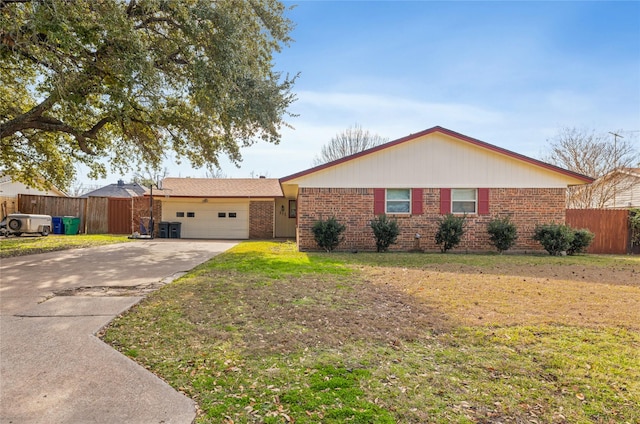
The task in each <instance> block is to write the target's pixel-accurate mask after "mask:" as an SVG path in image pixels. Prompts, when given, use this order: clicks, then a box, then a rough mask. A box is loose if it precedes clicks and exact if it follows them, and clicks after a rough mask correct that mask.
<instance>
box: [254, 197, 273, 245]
mask: <svg viewBox="0 0 640 424" xmlns="http://www.w3.org/2000/svg"><path fill="white" fill-rule="evenodd" d="M274 216H275V204H274V202H273V201H272V200H262V201H259V200H252V201H250V202H249V239H252V240H253V239H270V238H273V234H274Z"/></svg>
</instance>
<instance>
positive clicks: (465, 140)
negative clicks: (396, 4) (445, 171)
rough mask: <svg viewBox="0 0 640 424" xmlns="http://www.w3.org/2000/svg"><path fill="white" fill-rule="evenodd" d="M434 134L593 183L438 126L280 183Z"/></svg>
mask: <svg viewBox="0 0 640 424" xmlns="http://www.w3.org/2000/svg"><path fill="white" fill-rule="evenodd" d="M436 133H440V134H443V135H445V136H448V137H452V138H454V139H456V140H458V141H460V142H463V143H466V144H468V145H472V146H476V147H478V148H481V149H485V150H487V151H489V152H493V153H497V154H498V155H502V156H505V157H507V158H510V159H513V160H515V161H518V162H521V163H523V164H525V163H526V164H528V165H532V166H534V167H537V168H541V169H544V170H546V171H550V172H552V173H556V174H559V175H561V176H564V177H568V178H570V179H573V180H578V181H579V182H581V183H590V182H592V181H593V179H592V178H590V177H587V176H585V175H581V174H578V173H576V172H572V171H569V170H566V169H563V168H560V167H557V166H555V165H551V164H548V163H545V162H542V161H539V160H537V159H533V158H530V157H528V156H525V155H521V154H519V153H516V152H513V151H510V150H507V149H504V148H501V147H498V146H495V145H493V144H489V143H486V142H484V141H481V140H478V139H475V138H472V137H468V136H466V135H463V134H460V133H457V132H455V131H451V130H449V129H446V128H443V127H440V126H435V127H432V128H429V129H426V130H424V131H421V132H418V133H415V134H410V135H408V136H406V137H402V138H399V139H397V140H393V141H390V142H388V143H385V144H381V145H379V146H376V147H373V148H371V149H367V150H364V151H362V152H359V153H356V154H353V155H350V156H346V157H344V158H341V159H337V160H335V161H332V162H328V163H325V164H322V165H318V166H316V167H313V168H309V169H306V170H303V171H300V172H298V173H295V174H292V175H288V176H286V177H283V178H281V179H280V182H281V183H286V182H288V181H291V180H296V179H299V178H303V177H307V176H310V175H311V174H315V173H318V172H321V171H324V170H327V169H329V168H333V167H336V166H339V165H342V164H345V163H348V162H351V161H355V160H357V159H360V158H363V157H366V156H368V155H372V154H375V153H378V152H382V151H384V150H387V149H391V148H394V147H397V146H401V145H404V144H407V143H409V142H411V141H414V140H416V139H419V138H421V137H425V136H428V135H431V134H436Z"/></svg>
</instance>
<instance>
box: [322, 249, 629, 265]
mask: <svg viewBox="0 0 640 424" xmlns="http://www.w3.org/2000/svg"><path fill="white" fill-rule="evenodd" d="M318 255H324V254H318V253H314V254H313V255H312V256H318ZM330 255H331V256H332V257H333V259H334V260H336V261H340V262H345V263H351V264H361V265H372V266H394V267H410V268H422V267H425V266H430V265H439V264H448V265H450V264H459V265H469V266H478V267H491V268H493V267H496V266H500V265H509V266H534V267H535V266H549V265H552V266H553V265H558V266H568V265H589V266H596V267H604V268H606V267H611V266H621V265H622V266H624V265H633V266H639V265H640V256H624V255H575V256H550V255H547V254H542V253H535V254H526V255H517V254H503V255H499V254H497V253H493V254H491V253H488V254H487V253H485V254H475V253H474V254H461V253H447V254H442V253H410V254H409V253H397V252H387V253H384V254H379V253H370V252H364V253H357V254H353V253H342V252H341V253H332V254H330Z"/></svg>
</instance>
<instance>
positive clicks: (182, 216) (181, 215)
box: [176, 212, 184, 218]
mask: <svg viewBox="0 0 640 424" xmlns="http://www.w3.org/2000/svg"><path fill="white" fill-rule="evenodd" d="M176 218H184V212H176Z"/></svg>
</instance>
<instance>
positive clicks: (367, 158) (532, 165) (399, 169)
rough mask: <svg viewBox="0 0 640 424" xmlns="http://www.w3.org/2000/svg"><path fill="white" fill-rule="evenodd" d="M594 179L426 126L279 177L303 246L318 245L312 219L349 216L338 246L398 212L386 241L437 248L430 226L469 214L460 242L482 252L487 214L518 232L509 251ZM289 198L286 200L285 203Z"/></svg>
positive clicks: (357, 243)
mask: <svg viewBox="0 0 640 424" xmlns="http://www.w3.org/2000/svg"><path fill="white" fill-rule="evenodd" d="M592 181H593V179H592V178H590V177H586V176H584V175H580V174H577V173H574V172H571V171H568V170H565V169H561V168H558V167H556V166H553V165H550V164H547V163H544V162H541V161H538V160H536V159H532V158H530V157H527V156H523V155H520V154H518V153H514V152H512V151H509V150H506V149H503V148H500V147H497V146H494V145H491V144H488V143H485V142H483V141H480V140H477V139H474V138H471V137H468V136H465V135H462V134H459V133H456V132H454V131H451V130H448V129H445V128H442V127H433V128H430V129H427V130H425V131H422V132H419V133H416V134H411V135H409V136H407V137H404V138H400V139H398V140H395V141H391V142H388V143H386V144H383V145H380V146H377V147H374V148H371V149H368V150H365V151H363V152H360V153H357V154H354V155H351V156H348V157H345V158H342V159H339V160H336V161H333V162H329V163H326V164H323V165H320V166H316V167H314V168H310V169H307V170H304V171H301V172H298V173H296V174H293V175H289V176H287V177H284V178H281V179H280V184H281V187H282V193H283V195H284V197H285V199H286V201H291V200H295V201H296V208H297V214H296V217H297V218H296V219H297V227H296V238H297V243H298V248H299V249H300V250H303V251H305V250H316V249H317V245H316V243H315V241H314V237H313V233H312V226H313V224H314V222H315V221H317V220H319V219H327V218H329V217H332V216H335V217H336V218H337V220H338V221H339V222H341V223H343V224H345V225H346V231H345V232H344V233H343V235H344V241H343V242H342V243H341V245H340V246H339V247H338V248H339V249H342V250H356V249H358V250H375V240H374V237H373V232H372V230H371V228H370V226H369V225H370V222H371V220H372V219H373V218H374V217H375V216H376V215H379V214H382V213H386V214H387V215H390V216H391V217H393V218H396V219H397V220H398V224H399V226H400V231H401V233H400V236H399V237H398V243H397V244H396V245H392V247H391V249H392V250H412V249H419V250H427V251H431V250H432V251H437V250H438V246H437V245H436V244H435V240H434V235H435V233H436V231H437V226H438V220H439V219H440V218H441V217H442V216H443V215H444V214H447V213H454V214H461V215H462V214H464V215H466V232H465V235H464V238H463V241H462V243H461V244H460V246H459V247H458V249H461V250H468V251H487V250H492V249H493V247H492V246H491V245H490V244H489V236H488V234H487V232H486V226H487V223H488V222H489V221H490V220H491V219H493V218H495V217H504V216H510V217H511V220H512V221H513V222H514V223H515V224H516V226H517V228H518V233H519V239H518V241H517V244H516V246H515V247H514V250H518V251H531V250H540V249H541V247H540V245H539V244H538V243H537V242H535V241H533V240H532V239H531V236H532V235H533V230H534V228H535V226H536V225H537V224H543V223H551V222H556V223H564V222H565V201H566V195H567V187H569V186H573V185H581V184H588V183H591V182H592ZM285 204H286V202H285Z"/></svg>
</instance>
